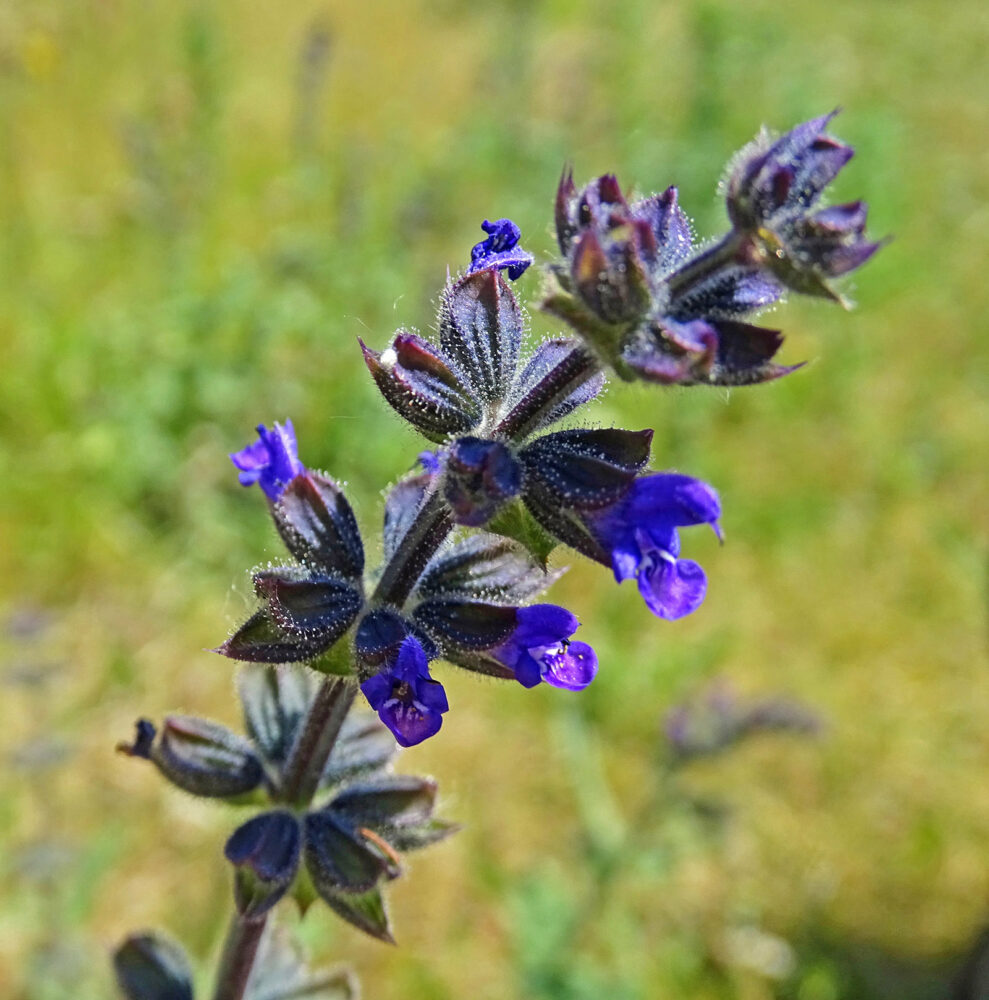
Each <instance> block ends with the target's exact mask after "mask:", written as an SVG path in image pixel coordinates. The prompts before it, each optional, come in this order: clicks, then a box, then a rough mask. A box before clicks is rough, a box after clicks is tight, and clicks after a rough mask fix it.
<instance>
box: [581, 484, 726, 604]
mask: <svg viewBox="0 0 989 1000" xmlns="http://www.w3.org/2000/svg"><path fill="white" fill-rule="evenodd" d="M584 516H585V518H586V519H587V522H588V525H589V527H590V528H591V530H592V531H593V532H594V534H595V536H596V537H597V539H598V541H599V542H600V543H601V545H602V546H603V547H604V549H606V550H607V551H608V553H609V554H610V556H611V566H612V569H613V570H614V573H615V579H616V580H617V581H618V582H619V583H621V582H622V581H623V580H630V579H632V578H633V577H635V578H637V579H638V581H639V591H640V593H641V594H642V597H643V599H644V600H645V602H646V605H647V606H648V608H649V610H650V611H651V612H652V613H653V614H654V615H657V616H658V617H660V618H666V619H669V620H672V619H675V618H682V617H683V616H684V615H689V614H690V613H691V612H693V611H696V610H697V608H699V607H700V605H701V603H702V602H703V600H704V595H705V593H706V591H707V580H706V578H705V576H704V570H702V569H701V567H700V566H698V565H697V563H695V562H693V561H692V560H690V559H680V558H678V556H679V554H680V538H679V536H678V534H677V530H676V529H677V528H678V527H687V526H689V525H693V524H710V525H711V526H712V527H713V528H714V531H715V533H716V534H718V537H719V538H720V537H721V535H720V529H719V528H718V518H719V517H720V516H721V504H720V502H719V501H718V494H717V493H715V491H714V490H713V489H712V488H711V487H710V486H708V485H707V483H702V482H700V480H697V479H692V478H690V477H689V476H682V475H678V474H676V473H669V472H661V473H657V474H655V475H650V476H642V477H640V478H639V479H636V480H635V482H634V483H633V484H632V487H631V489H630V490H629V491H628V492H627V493H626V494H625V496H624V497H622V499H621V500H620V501H619V502H618V503H617V504H615V505H613V506H611V507H607V508H605V509H603V510H601V511H587V512H585V514H584Z"/></svg>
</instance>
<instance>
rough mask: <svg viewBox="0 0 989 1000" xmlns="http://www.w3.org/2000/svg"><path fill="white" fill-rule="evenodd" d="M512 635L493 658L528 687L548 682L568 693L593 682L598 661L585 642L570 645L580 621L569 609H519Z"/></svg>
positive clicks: (544, 606) (546, 606)
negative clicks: (513, 672)
mask: <svg viewBox="0 0 989 1000" xmlns="http://www.w3.org/2000/svg"><path fill="white" fill-rule="evenodd" d="M516 621H517V624H516V626H515V630H514V631H513V632H512V634H511V635H510V636H509V637H508V638H507V639H506V640H505V641H504V642H502V643H501V644H500V645H498V646H496V647H495V648H494V649H492V650H491V651H490V655H491V656H492V657H493V658H494V659H496V660H498V662H499V663H503V664H504V665H505V666H506V667H508V668H509V669H510V670H514V671H515V678H516V680H517V681H518V682H519V683H520V684H521V685H522V686H523V687H527V688H531V687H535V686H536V685H537V684H538V683H539V682H540V681H546V683H547V684H552V685H553V686H554V687H558V688H564V689H566V690H567V691H582V690H583V689H584V688H585V687H587V685H588V684H590V683H591V681H592V680H594V675H595V674H596V673H597V671H598V658H597V654H596V653H595V652H594V650H593V649H592V648H591V647H590V646H588V645H587V643H586V642H571V641H570V638H569V637H570V636H571V635H573V634H574V632H576V631H577V629H578V628H579V627H580V622H578V621H577V619H576V617H575V616H574V615H572V614H571V613H570V612H569V611H567V609H566V608H561V607H557V605H555V604H533V605H531V606H530V607H527V608H519V609H518V613H517V618H516Z"/></svg>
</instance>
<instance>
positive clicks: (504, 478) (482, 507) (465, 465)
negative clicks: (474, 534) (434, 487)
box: [443, 438, 522, 528]
mask: <svg viewBox="0 0 989 1000" xmlns="http://www.w3.org/2000/svg"><path fill="white" fill-rule="evenodd" d="M521 488H522V469H521V467H520V466H519V463H518V462H517V461H516V459H515V456H514V455H513V454H512V451H511V449H510V448H508V446H507V445H505V444H502V442H500V441H484V440H481V439H480V438H460V439H459V440H457V441H455V442H454V443H453V444H452V445H451V446H450V453H449V455H448V457H447V461H446V475H445V477H444V479H443V492H444V496H445V497H446V499H447V502H448V503H449V504H450V507H451V508H452V509H453V515H454V518H455V519H456V521H457V523H458V524H465V525H468V526H470V527H475V528H476V527H479V526H480V525H482V524H486V523H487V522H488V521H490V520H491V518H492V517H494V516H495V514H497V513H498V510H499V509H500V508H501V507H502V506H504V505H505V504H506V503H507V502H508V501H509V500H512V499H513V498H514V497H516V496H518V493H519V491H520V489H521Z"/></svg>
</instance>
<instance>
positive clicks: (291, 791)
mask: <svg viewBox="0 0 989 1000" xmlns="http://www.w3.org/2000/svg"><path fill="white" fill-rule="evenodd" d="M356 694H357V685H356V683H355V682H354V681H353V679H351V678H346V677H327V678H326V679H325V680H324V681H323V683H322V684H321V685H320V688H319V690H318V691H317V692H316V697H315V699H314V700H313V703H312V705H311V707H310V709H309V714H308V715H307V716H306V722H305V725H304V726H303V727H302V732H301V733H300V734H299V739H298V741H297V742H296V744H295V747H294V748H293V750H292V755H291V757H290V758H289V761H288V764H287V765H286V767H285V772H284V773H285V778H284V781H283V783H282V788H281V793H280V798H281V799H282V800H283V801H285V802H287V803H288V804H290V805H293V806H295V807H296V808H298V809H305V808H306V807H307V806H308V805H309V804H310V802H312V799H313V796H314V795H315V794H316V792H317V790H318V789H319V780H320V778H321V777H322V775H323V771H324V770H325V769H326V762H327V760H328V759H329V756H330V753H331V752H332V750H333V745H334V743H336V740H337V736H339V735H340V727H341V726H342V725H343V720H344V719H345V718H346V717H347V712H349V711H350V707H351V705H353V703H354V697H355V695H356ZM266 920H267V915H265V916H263V917H260V918H258V919H255V920H245V919H244V918H243V917H241V916H240V915H239V914H236V913H235V914H234V915H233V917H232V919H231V921H230V929H229V931H227V940H226V943H225V944H224V946H223V957H222V958H221V959H220V968H219V971H218V973H217V981H216V991H215V992H214V994H213V998H214V1000H241V998H242V997H243V995H244V990H245V988H246V987H247V982H248V980H249V979H250V977H251V970H252V969H253V968H254V959H255V957H256V956H257V951H258V945H259V943H260V941H261V936H262V934H263V933H264V927H265V922H266Z"/></svg>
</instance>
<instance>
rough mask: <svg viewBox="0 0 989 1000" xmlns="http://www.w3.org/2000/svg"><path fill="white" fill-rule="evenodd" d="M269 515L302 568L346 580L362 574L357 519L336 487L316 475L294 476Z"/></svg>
mask: <svg viewBox="0 0 989 1000" xmlns="http://www.w3.org/2000/svg"><path fill="white" fill-rule="evenodd" d="M272 515H273V517H274V520H275V527H276V528H278V533H279V534H280V535H281V536H282V540H283V541H284V542H285V545H286V547H287V548H288V550H289V552H291V553H292V555H293V556H295V558H296V559H298V560H299V562H300V563H302V564H303V565H305V566H309V567H311V568H313V569H316V570H322V571H323V572H325V573H330V574H332V575H334V576H341V577H343V578H344V579H346V580H358V579H359V578H360V576H361V573H362V572H363V571H364V546H363V544H362V543H361V534H360V530H359V529H358V527H357V519H356V518H355V517H354V512H353V510H351V507H350V504H349V503H348V502H347V498H346V497H345V496H344V494H343V491H342V490H341V489H340V487H339V486H337V484H336V483H335V482H334V481H333V480H332V479H330V477H329V476H324V475H323V474H322V473H319V472H308V473H307V474H306V475H304V476H297V477H296V478H295V479H293V480H292V482H290V483H289V484H288V486H287V487H286V488H285V489H284V490H283V491H282V494H281V496H280V498H279V501H278V503H276V504H275V506H274V508H273V510H272Z"/></svg>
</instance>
